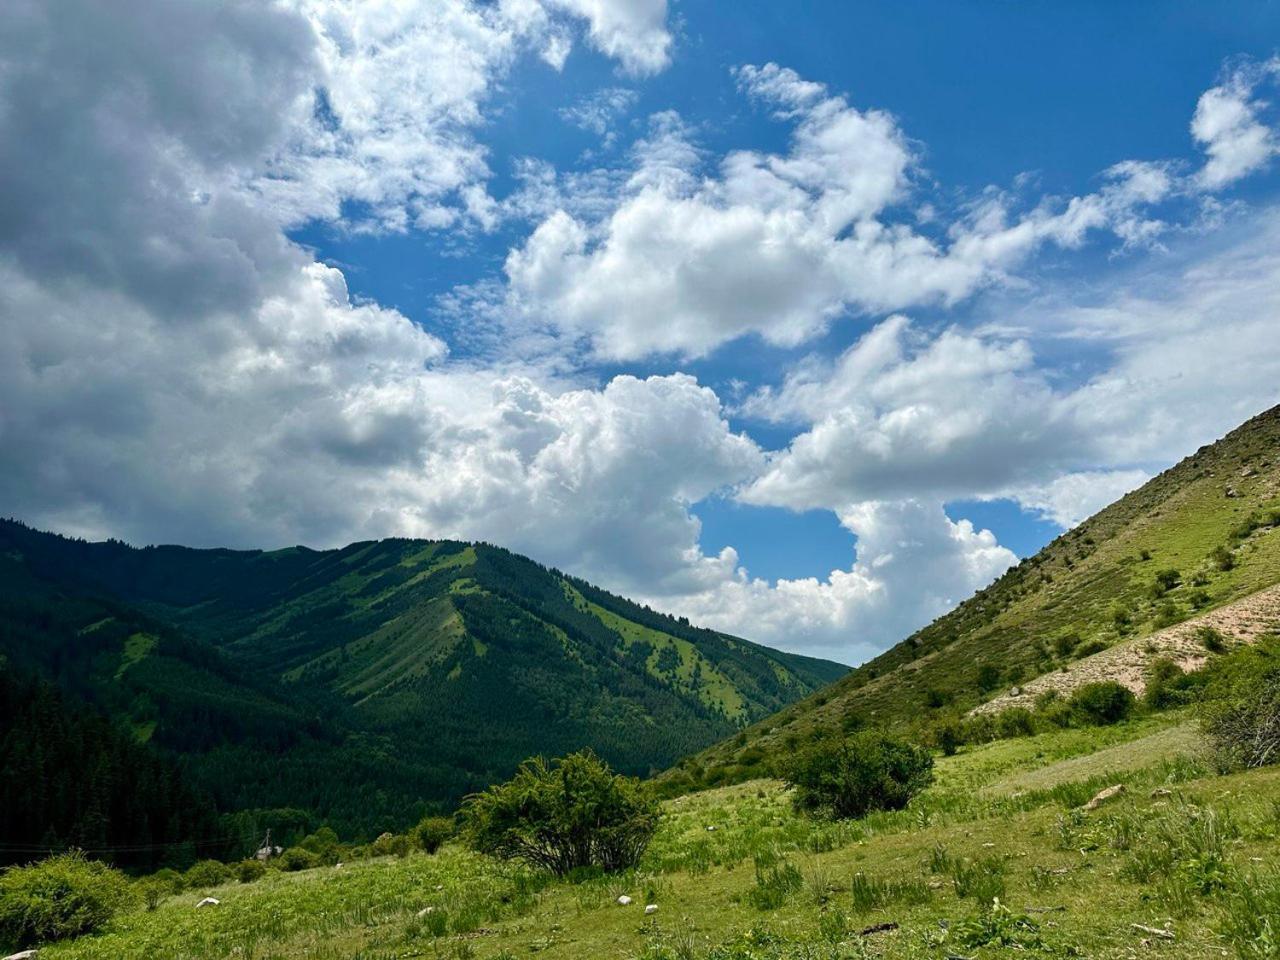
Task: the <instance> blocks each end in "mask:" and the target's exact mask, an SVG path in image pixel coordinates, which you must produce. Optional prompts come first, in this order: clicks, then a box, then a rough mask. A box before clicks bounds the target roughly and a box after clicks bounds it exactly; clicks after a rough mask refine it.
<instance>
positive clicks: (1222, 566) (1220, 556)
mask: <svg viewBox="0 0 1280 960" xmlns="http://www.w3.org/2000/svg"><path fill="white" fill-rule="evenodd" d="M1209 560H1210V562H1211V563H1212V564H1213V565H1214V566H1215V567H1217V568H1218V569H1219V570H1221V571H1223V572H1224V573H1225V572H1226V571H1228V570H1230V569H1232V568H1233V567H1234V566H1235V565H1236V558H1235V554H1233V553H1232V552H1231V551H1230V550H1228V549H1227V548H1226V547H1224V546H1221V545H1219V546H1216V547H1214V548H1213V550H1212V551H1211V552H1210V554H1209Z"/></svg>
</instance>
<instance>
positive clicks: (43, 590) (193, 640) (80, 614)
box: [0, 522, 847, 834]
mask: <svg viewBox="0 0 1280 960" xmlns="http://www.w3.org/2000/svg"><path fill="white" fill-rule="evenodd" d="M0 581H3V585H2V586H0V655H3V656H6V657H7V658H8V659H9V660H10V662H11V663H12V665H13V667H14V668H15V669H18V670H20V671H25V672H27V673H31V674H35V675H38V676H42V677H45V678H47V679H49V680H52V681H54V682H56V683H57V684H58V685H59V686H60V687H61V688H62V689H63V690H65V691H67V692H68V693H70V694H72V695H74V696H76V697H78V698H80V699H83V700H86V701H89V702H90V703H92V704H94V705H95V706H97V707H98V708H100V709H101V710H103V711H104V712H106V713H107V714H109V715H110V716H112V717H113V718H115V720H116V721H117V722H118V723H119V724H120V725H123V726H126V727H127V728H128V729H130V730H132V731H133V732H134V735H135V736H136V738H137V739H138V740H141V741H145V742H148V743H150V744H152V745H154V746H155V747H157V748H158V749H159V750H161V751H163V752H165V753H168V754H171V755H174V756H176V757H179V758H181V760H182V762H183V765H184V768H185V769H186V770H187V771H188V773H189V775H190V777H191V778H192V780H193V782H194V783H195V784H196V785H197V786H198V787H199V788H200V789H202V790H204V791H206V792H208V793H209V794H210V795H212V796H213V798H214V799H215V801H216V802H217V805H218V807H219V809H221V810H224V811H227V810H244V809H261V808H300V809H301V812H302V813H303V814H305V815H306V816H307V817H310V818H320V819H325V820H328V821H330V822H331V823H332V824H333V825H334V826H335V827H337V828H338V829H339V830H341V831H343V832H346V833H350V834H358V833H366V834H367V833H376V832H378V831H380V830H382V829H385V828H387V827H393V826H401V827H402V826H403V825H404V824H405V823H406V822H408V821H409V820H410V819H412V818H413V817H415V816H417V815H420V814H421V812H422V811H423V810H424V809H426V808H429V807H432V806H440V807H446V806H449V805H451V804H452V803H454V802H456V801H457V799H459V798H460V797H461V796H462V795H464V794H465V793H467V792H470V791H472V790H474V789H477V788H479V787H482V786H485V785H487V784H488V783H490V782H491V781H493V780H494V779H497V778H500V777H503V776H505V775H506V774H508V773H509V772H510V771H511V770H513V769H514V767H515V766H516V764H517V763H519V762H520V761H521V760H523V759H524V758H525V757H527V756H529V755H531V754H535V753H547V754H562V753H566V752H570V751H572V750H575V749H579V748H581V747H582V746H587V745H589V746H592V747H593V748H595V749H596V750H597V751H598V752H599V753H601V755H603V756H605V757H606V758H608V759H609V760H610V761H611V762H612V763H614V764H615V765H616V766H617V767H619V768H620V769H623V770H627V771H629V772H633V773H648V772H650V771H651V770H654V769H661V768H663V767H666V766H668V765H670V764H671V763H673V762H675V761H676V760H677V759H678V758H679V757H680V756H682V755H685V754H687V753H689V752H691V751H694V750H698V749H701V748H703V747H705V746H707V745H708V744H710V743H713V742H714V741H716V740H717V739H720V738H722V737H724V736H726V735H728V734H730V733H731V732H732V731H733V730H735V729H737V728H739V727H741V726H743V725H745V724H747V723H750V722H752V721H755V720H758V719H760V718H762V717H764V716H767V715H768V714H770V713H772V712H774V711H775V710H777V709H778V708H780V707H781V706H783V705H785V704H787V703H789V702H792V701H794V700H796V699H799V698H800V697H802V696H804V695H806V694H808V693H810V692H812V691H813V690H815V689H817V688H819V687H821V686H824V685H825V684H827V683H829V682H830V681H832V680H834V679H836V678H837V677H839V676H841V675H843V673H845V672H846V669H847V668H845V667H842V666H840V665H838V664H834V663H829V662H825V661H820V660H813V659H809V658H804V657H798V656H793V655H790V654H783V653H779V652H776V651H773V650H769V649H767V648H765V647H761V646H758V645H756V644H752V643H749V642H747V641H745V640H741V639H738V638H735V637H730V636H726V635H723V634H719V633H715V632H713V631H708V630H701V629H698V628H696V627H694V626H692V625H690V624H689V623H688V622H686V621H683V620H676V619H673V618H670V617H666V616H663V615H660V614H656V613H654V612H653V611H651V610H648V609H646V608H644V607H640V606H637V605H636V604H633V603H630V602H629V601H627V600H624V599H622V598H620V597H616V596H613V595H611V594H608V593H606V592H604V591H601V590H598V589H596V588H594V587H592V586H591V585H589V584H587V583H585V582H583V581H580V580H577V579H574V578H571V577H567V576H565V575H563V574H561V573H559V572H558V571H554V570H548V569H546V568H544V567H542V566H539V565H538V564H536V563H534V562H532V561H530V560H528V559H526V558H523V557H520V556H517V555H515V554H512V553H510V552H508V551H505V550H502V549H499V548H496V547H492V546H489V545H485V544H467V543H457V542H450V541H421V540H386V541H380V542H368V543H357V544H353V545H351V546H349V547H346V548H343V549H340V550H326V551H315V550H309V549H306V548H303V547H296V548H291V549H287V550H279V551H273V552H262V551H230V550H194V549H187V548H183V547H148V548H145V549H136V548H133V547H130V546H128V545H125V544H122V543H118V542H107V543H85V542H82V541H75V540H70V539H66V538H63V537H58V536H54V535H51V534H46V533H41V532H38V531H35V530H31V529H29V528H27V527H24V526H22V525H21V524H18V523H14V522H4V523H0Z"/></svg>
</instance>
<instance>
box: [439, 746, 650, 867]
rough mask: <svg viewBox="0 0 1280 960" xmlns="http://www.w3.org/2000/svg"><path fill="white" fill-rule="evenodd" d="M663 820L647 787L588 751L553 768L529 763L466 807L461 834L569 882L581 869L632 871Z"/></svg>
mask: <svg viewBox="0 0 1280 960" xmlns="http://www.w3.org/2000/svg"><path fill="white" fill-rule="evenodd" d="M659 815H660V808H659V806H658V803H657V800H656V799H655V798H654V797H653V795H652V794H651V793H650V792H649V790H648V788H647V787H646V786H645V785H644V784H641V783H640V782H639V781H637V780H635V779H633V778H631V777H623V776H618V775H615V774H614V772H613V771H612V770H610V769H609V766H608V764H606V763H605V762H604V761H603V760H601V759H599V758H598V757H597V756H596V755H595V754H594V753H592V752H591V751H589V750H587V751H583V752H582V753H575V754H572V755H570V756H568V757H565V758H563V759H561V760H555V761H552V762H551V763H547V761H545V760H543V759H542V758H541V757H538V758H535V759H532V760H526V761H525V762H524V763H523V764H522V765H521V767H520V770H519V771H518V772H517V773H516V775H515V777H513V778H512V779H511V780H509V781H508V782H507V783H504V784H501V785H498V786H494V787H490V788H489V789H488V790H486V791H484V792H483V793H478V794H473V795H472V796H470V797H468V798H467V799H466V801H465V802H464V804H463V829H464V834H465V836H466V839H467V841H468V843H469V844H470V845H471V846H472V847H473V848H474V849H476V850H479V851H480V852H482V853H487V854H491V855H493V856H497V857H500V858H502V859H506V860H523V861H525V862H526V863H530V864H533V865H534V866H537V867H542V868H544V869H546V870H550V871H551V872H552V873H555V874H557V875H559V876H563V875H565V874H567V873H569V871H571V870H574V869H577V868H580V867H590V866H595V867H600V868H601V869H603V870H606V871H614V870H622V869H625V868H627V867H631V866H634V865H635V863H636V862H637V861H638V860H639V859H640V855H641V854H642V853H644V850H645V848H646V847H647V846H648V845H649V841H650V840H651V839H652V838H653V834H654V831H655V830H656V829H657V827H658V818H659Z"/></svg>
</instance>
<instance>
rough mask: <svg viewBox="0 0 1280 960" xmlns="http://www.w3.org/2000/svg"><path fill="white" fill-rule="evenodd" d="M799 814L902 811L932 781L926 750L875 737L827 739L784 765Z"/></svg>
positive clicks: (873, 734) (852, 814)
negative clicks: (800, 812) (802, 812)
mask: <svg viewBox="0 0 1280 960" xmlns="http://www.w3.org/2000/svg"><path fill="white" fill-rule="evenodd" d="M783 779H784V780H785V781H786V782H787V785H788V786H790V787H792V788H793V789H794V791H795V794H794V798H793V802H794V804H795V807H796V809H797V810H800V811H804V812H808V813H824V814H829V815H830V816H833V817H836V818H837V819H848V818H856V817H863V816H866V814H868V813H870V812H872V811H873V810H900V809H902V808H903V807H905V806H906V805H907V803H908V802H909V801H910V800H911V798H912V797H913V796H915V795H916V794H917V793H919V792H920V791H921V790H923V789H924V788H925V787H927V786H928V785H929V783H930V782H931V781H932V779H933V757H932V756H930V754H929V752H928V751H927V750H924V749H922V748H920V747H917V746H915V745H913V744H910V743H907V742H905V741H902V740H895V739H893V738H891V737H888V736H885V735H883V734H880V733H876V732H874V731H865V732H863V733H858V734H855V735H854V736H852V737H848V738H836V737H832V738H827V739H823V740H819V741H817V742H816V743H814V744H812V745H811V746H810V747H809V748H808V749H805V750H801V751H800V752H798V753H797V754H795V755H794V757H793V758H792V759H791V760H790V761H789V762H788V763H786V764H785V766H784V769H783Z"/></svg>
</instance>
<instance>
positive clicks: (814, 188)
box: [505, 63, 1270, 361]
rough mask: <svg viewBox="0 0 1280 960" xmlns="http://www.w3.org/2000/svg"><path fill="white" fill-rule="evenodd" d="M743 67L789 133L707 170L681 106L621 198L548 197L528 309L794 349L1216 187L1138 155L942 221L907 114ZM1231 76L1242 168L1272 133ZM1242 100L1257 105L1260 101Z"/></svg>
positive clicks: (659, 340) (611, 344)
mask: <svg viewBox="0 0 1280 960" xmlns="http://www.w3.org/2000/svg"><path fill="white" fill-rule="evenodd" d="M736 77H737V80H738V84H739V87H740V88H741V90H742V91H743V93H744V94H745V95H746V96H747V97H748V98H749V99H751V100H752V101H754V102H755V103H758V104H760V105H761V106H762V107H764V108H765V109H767V110H769V111H770V113H771V115H772V116H773V117H774V119H775V120H777V121H778V122H781V123H786V124H790V125H791V128H792V132H791V139H790V144H789V147H788V149H787V150H786V151H784V152H781V153H765V152H761V151H754V150H738V151H731V152H728V153H726V154H724V155H723V156H721V157H720V158H718V160H717V161H716V163H715V169H714V170H713V171H708V170H707V162H708V159H707V158H706V157H705V156H704V154H703V152H702V151H701V150H699V149H698V148H697V147H696V145H695V144H694V143H693V142H692V141H691V138H690V135H689V132H688V130H687V129H686V128H685V127H684V126H683V125H682V124H681V123H680V122H679V121H678V118H674V117H672V116H671V115H670V114H664V115H659V116H658V117H657V118H655V124H656V125H655V130H654V132H653V133H651V135H650V136H649V137H647V138H646V139H645V140H643V141H641V142H640V143H638V144H637V145H636V148H635V150H634V151H633V161H634V164H635V167H634V173H633V174H632V176H631V177H630V178H629V180H628V181H627V183H626V186H625V188H624V189H622V190H620V191H619V192H618V193H617V194H616V195H615V196H616V199H615V200H614V202H613V204H612V205H611V206H610V207H609V208H607V210H605V211H604V212H603V213H601V214H599V215H596V216H592V215H591V214H590V213H588V212H585V211H582V210H577V211H575V210H571V209H564V208H561V209H556V210H553V211H550V212H548V213H547V214H546V215H545V217H544V218H543V219H542V220H541V222H540V223H539V224H538V225H537V227H536V228H535V229H534V230H533V232H532V234H531V235H530V236H529V238H528V240H527V241H525V242H524V243H523V244H521V245H519V246H517V247H516V248H515V249H513V250H512V251H511V253H510V255H509V256H508V258H507V261H506V264H505V273H506V278H507V282H508V291H507V294H506V298H507V303H506V309H507V310H508V311H509V313H510V314H511V315H512V316H513V317H515V318H518V320H517V322H523V323H526V324H527V323H530V322H532V323H541V324H544V325H549V326H553V327H555V328H557V329H559V330H560V331H561V332H562V334H563V335H564V337H565V338H567V339H568V340H570V341H581V342H583V343H585V344H586V346H587V348H588V349H589V351H590V352H591V353H592V354H593V355H594V356H595V357H597V358H600V359H604V360H615V361H617V360H629V359H637V358H641V357H646V356H649V355H651V354H674V355H679V356H701V355H704V354H707V353H709V352H711V351H712V350H714V349H715V348H716V347H717V346H719V345H720V344H723V343H725V342H727V341H730V340H733V339H736V338H739V337H742V336H746V335H756V336H759V337H760V338H762V339H763V340H764V341H766V342H767V343H770V344H775V345H779V346H784V347H792V346H795V345H797V344H801V343H804V342H805V341H807V340H810V339H812V338H813V337H815V336H816V335H817V334H819V333H820V332H822V331H823V330H825V329H826V328H827V327H828V325H829V324H830V322H831V321H832V320H833V318H835V317H837V316H840V315H842V314H845V313H850V312H852V313H861V314H868V315H875V314H881V313H884V312H888V311H892V310H901V309H905V308H909V307H914V306H921V305H935V304H942V305H951V304H955V303H957V302H958V301H961V300H963V299H965V298H967V297H969V296H971V295H972V294H973V293H974V292H975V291H978V290H981V289H984V288H987V287H991V286H993V285H999V284H1001V283H1004V282H1006V281H1008V280H1009V279H1011V273H1012V271H1014V270H1016V268H1017V267H1019V266H1020V265H1021V264H1023V263H1025V261H1026V260H1027V259H1028V258H1029V257H1030V256H1032V255H1033V254H1034V253H1036V252H1037V251H1039V250H1042V249H1044V248H1045V247H1050V246H1051V247H1058V248H1063V249H1075V248H1078V247H1080V246H1081V245H1082V244H1083V243H1084V242H1085V241H1086V239H1087V238H1088V236H1089V235H1090V234H1091V233H1098V232H1104V231H1105V232H1108V233H1110V234H1111V235H1113V236H1114V237H1116V238H1118V240H1119V241H1120V242H1121V244H1122V245H1123V246H1124V247H1126V248H1136V247H1143V246H1150V245H1153V244H1155V243H1156V242H1158V239H1159V238H1160V237H1161V236H1162V234H1164V233H1165V232H1166V231H1167V230H1168V229H1169V224H1168V223H1166V222H1165V221H1164V220H1162V219H1161V218H1160V217H1159V216H1157V215H1155V214H1154V213H1153V212H1152V211H1153V209H1154V208H1156V207H1157V205H1159V204H1162V203H1163V202H1165V201H1167V200H1170V199H1171V198H1174V197H1184V198H1185V197H1187V196H1190V195H1193V194H1194V193H1195V192H1196V191H1197V190H1199V189H1201V186H1202V180H1203V177H1201V178H1200V179H1197V178H1195V177H1187V176H1184V175H1183V174H1181V173H1180V172H1179V169H1178V165H1177V164H1175V163H1173V162H1170V161H1159V160H1156V161H1139V160H1129V161H1124V162H1121V163H1117V164H1115V165H1113V166H1112V167H1110V168H1109V169H1107V170H1105V171H1103V173H1102V175H1101V178H1100V185H1099V187H1098V189H1097V190H1095V191H1094V192H1092V193H1088V194H1083V195H1080V196H1076V197H1070V198H1054V197H1042V198H1040V199H1038V200H1036V201H1035V202H1033V203H1031V204H1030V205H1027V204H1026V203H1024V202H1022V201H1021V199H1020V198H1019V197H1018V196H1017V195H1016V194H1015V193H1011V192H1009V191H1005V190H998V189H995V188H990V189H988V190H986V191H985V192H983V193H982V194H981V195H980V196H978V197H977V198H976V199H974V200H972V201H971V202H969V203H967V204H965V205H963V206H962V207H960V208H958V209H956V210H954V211H952V212H951V214H950V216H949V217H947V218H941V217H940V216H939V214H938V211H937V209H936V207H933V206H932V204H927V203H925V202H924V200H923V198H922V196H921V186H920V181H921V180H922V176H921V174H922V170H921V161H920V156H919V151H918V150H917V149H916V148H915V147H914V146H913V145H912V143H911V141H910V140H909V138H908V137H907V135H906V133H905V132H904V131H903V130H902V128H901V126H900V125H899V123H898V121H897V120H896V118H894V117H893V116H892V115H890V114H888V113H886V112H884V111H879V110H859V109H858V108H856V107H854V106H852V105H851V104H850V103H849V102H848V101H847V99H846V98H844V97H843V96H840V95H838V94H835V93H833V92H831V91H830V90H829V89H828V88H827V87H826V86H824V85H823V84H820V83H815V82H813V81H811V80H806V79H804V78H803V77H801V76H799V75H798V74H797V73H795V72H794V71H792V70H790V69H787V68H784V67H780V66H778V65H777V64H772V63H771V64H766V65H764V66H760V67H756V66H744V67H741V68H739V69H738V70H737V71H736ZM1215 89H1217V90H1218V93H1216V94H1215V93H1214V91H1210V92H1209V93H1207V94H1206V95H1205V96H1206V98H1208V99H1207V100H1202V103H1201V109H1200V110H1198V112H1197V118H1198V119H1197V120H1196V121H1195V122H1194V123H1193V131H1194V133H1195V136H1196V137H1197V138H1198V139H1200V140H1201V141H1202V142H1203V143H1205V144H1207V145H1208V149H1209V150H1210V153H1211V160H1210V165H1209V167H1206V171H1208V170H1210V169H1211V168H1212V169H1213V170H1218V169H1219V167H1220V166H1221V165H1222V164H1226V163H1228V162H1231V163H1233V164H1234V165H1233V166H1232V167H1231V169H1232V170H1234V171H1236V172H1235V173H1233V174H1232V177H1234V176H1239V175H1243V174H1244V173H1245V172H1248V170H1250V169H1253V168H1254V167H1256V166H1257V161H1256V159H1255V160H1251V161H1249V163H1246V164H1243V165H1241V163H1240V162H1237V161H1228V157H1235V158H1240V157H1242V156H1243V155H1244V154H1245V153H1246V152H1247V150H1246V145H1247V144H1248V143H1252V142H1254V141H1255V140H1256V139H1257V138H1256V136H1255V132H1253V128H1252V126H1250V123H1254V121H1252V120H1251V121H1249V123H1246V122H1245V121H1244V120H1243V119H1241V118H1240V117H1237V118H1236V119H1235V120H1230V119H1229V118H1228V117H1226V116H1224V113H1226V112H1227V111H1226V110H1225V108H1224V106H1223V105H1224V104H1225V102H1226V100H1229V99H1231V97H1232V96H1237V95H1238V94H1239V92H1238V91H1236V93H1232V92H1231V90H1229V89H1228V88H1226V87H1223V88H1215ZM1232 89H1234V88H1232ZM1254 106H1256V104H1254ZM1240 109H1241V110H1243V111H1244V112H1245V113H1246V114H1248V116H1249V117H1252V113H1251V112H1250V111H1251V110H1252V107H1251V106H1250V105H1249V104H1248V103H1244V105H1243V106H1241V107H1240ZM1258 129H1259V130H1263V131H1264V132H1266V131H1265V128H1262V127H1258ZM1269 138H1270V134H1269V132H1266V137H1265V138H1264V139H1265V140H1266V142H1270V140H1269ZM1223 169H1225V168H1223ZM1224 176H1225V174H1224V173H1222V172H1217V173H1214V174H1213V175H1212V177H1211V179H1214V180H1215V181H1220V182H1225V180H1223V177H1224ZM926 206H927V207H929V208H930V209H931V210H932V211H933V215H932V216H930V217H917V218H916V220H917V223H916V225H915V226H912V225H910V223H909V222H908V219H909V217H907V216H905V215H906V214H909V213H910V212H911V211H912V210H915V211H919V210H920V209H923V208H924V207H926Z"/></svg>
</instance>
